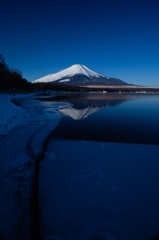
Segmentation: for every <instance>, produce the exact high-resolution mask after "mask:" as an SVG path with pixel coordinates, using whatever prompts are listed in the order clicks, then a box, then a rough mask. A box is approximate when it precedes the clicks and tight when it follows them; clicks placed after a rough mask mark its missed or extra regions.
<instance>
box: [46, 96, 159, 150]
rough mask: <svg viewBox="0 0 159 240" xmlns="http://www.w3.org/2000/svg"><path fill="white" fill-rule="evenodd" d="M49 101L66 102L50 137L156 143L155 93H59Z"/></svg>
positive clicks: (158, 112)
mask: <svg viewBox="0 0 159 240" xmlns="http://www.w3.org/2000/svg"><path fill="white" fill-rule="evenodd" d="M41 100H43V101H48V99H47V98H43V99H41ZM49 101H53V102H67V103H70V107H69V108H67V109H62V110H60V112H61V114H62V119H61V122H60V124H59V125H58V127H57V128H56V130H55V131H54V133H53V134H52V136H55V137H59V138H67V139H76V140H94V141H104V142H124V143H138V144H139V143H140V144H155V145H156V144H157V145H158V144H159V137H158V136H159V127H158V122H159V95H158V94H91V93H90V94H61V95H56V96H55V97H52V98H49Z"/></svg>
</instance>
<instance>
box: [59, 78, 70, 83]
mask: <svg viewBox="0 0 159 240" xmlns="http://www.w3.org/2000/svg"><path fill="white" fill-rule="evenodd" d="M69 81H70V79H64V80H61V81H60V82H69Z"/></svg>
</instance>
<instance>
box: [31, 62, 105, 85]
mask: <svg viewBox="0 0 159 240" xmlns="http://www.w3.org/2000/svg"><path fill="white" fill-rule="evenodd" d="M76 74H82V75H85V76H87V77H95V78H99V77H104V76H103V75H101V74H99V73H96V72H94V71H92V70H90V69H89V68H87V67H86V66H84V65H81V64H74V65H72V66H71V67H69V68H66V69H64V70H62V71H60V72H58V73H54V74H49V75H47V76H45V77H42V78H39V79H37V80H35V81H33V82H34V83H36V82H53V81H57V80H60V79H62V78H66V77H67V79H68V78H69V77H72V76H74V75H76Z"/></svg>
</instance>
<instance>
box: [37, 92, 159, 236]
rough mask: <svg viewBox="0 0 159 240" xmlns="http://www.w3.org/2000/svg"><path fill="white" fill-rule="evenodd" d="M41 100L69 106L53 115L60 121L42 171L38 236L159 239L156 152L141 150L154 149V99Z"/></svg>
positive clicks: (158, 130) (157, 140)
mask: <svg viewBox="0 0 159 240" xmlns="http://www.w3.org/2000/svg"><path fill="white" fill-rule="evenodd" d="M41 100H42V101H52V103H53V104H54V102H67V103H70V107H69V108H66V109H62V110H59V111H60V112H61V114H62V119H61V121H60V122H59V125H58V126H57V128H56V129H55V130H54V131H53V132H52V134H51V135H50V138H49V141H48V142H47V143H48V144H47V146H46V152H47V156H50V154H53V156H54V157H53V158H52V159H49V161H46V159H45V161H46V162H45V161H44V165H43V166H42V167H41V168H40V174H39V176H40V179H41V180H42V181H40V187H39V196H40V199H42V200H41V202H42V204H44V207H42V211H41V212H42V217H41V219H42V220H41V221H42V225H44V227H43V229H42V234H43V236H44V237H46V236H47V235H48V233H49V234H50V235H56V236H61V237H62V238H63V239H68V240H76V239H78V240H104V239H107V240H135V239H136V240H148V239H151V240H153V236H155V235H156V234H158V233H159V205H158V202H159V185H158V169H159V161H158V155H159V150H158V146H149V145H143V144H153V145H158V144H159V137H158V136H159V127H158V123H159V95H157V94H57V95H55V96H54V97H52V98H49V99H48V98H42V99H41ZM69 140H85V141H69ZM87 140H93V141H95V142H92V141H87ZM104 142H109V143H107V144H106V143H104ZM111 142H119V143H120V142H124V143H137V144H112V143H111ZM140 144H142V145H140ZM41 182H42V183H41ZM47 189H48V190H47ZM96 234H102V236H99V235H98V237H97V236H96ZM104 235H105V237H104ZM56 239H59V238H56ZM155 239H158V238H157V237H156V238H155Z"/></svg>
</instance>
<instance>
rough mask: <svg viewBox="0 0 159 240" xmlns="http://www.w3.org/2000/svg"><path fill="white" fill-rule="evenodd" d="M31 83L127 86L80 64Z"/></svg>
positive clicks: (118, 80)
mask: <svg viewBox="0 0 159 240" xmlns="http://www.w3.org/2000/svg"><path fill="white" fill-rule="evenodd" d="M32 83H49V84H53V83H58V84H65V85H75V86H87V85H128V84H127V83H125V82H123V81H121V80H120V79H117V78H111V77H105V76H103V75H101V74H99V73H96V72H94V71H92V70H91V69H89V68H87V67H86V66H84V65H81V64H75V65H72V66H71V67H69V68H66V69H64V70H62V71H60V72H58V73H54V74H49V75H47V76H45V77H42V78H39V79H37V80H35V81H33V82H32Z"/></svg>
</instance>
